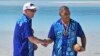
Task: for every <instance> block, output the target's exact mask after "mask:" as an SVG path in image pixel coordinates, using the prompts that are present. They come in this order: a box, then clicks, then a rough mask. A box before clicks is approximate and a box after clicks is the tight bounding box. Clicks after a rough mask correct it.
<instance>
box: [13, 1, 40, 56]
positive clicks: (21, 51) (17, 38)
mask: <svg viewBox="0 0 100 56" xmlns="http://www.w3.org/2000/svg"><path fill="white" fill-rule="evenodd" d="M35 12H36V6H35V5H34V4H32V3H31V2H28V3H25V4H24V6H23V15H22V16H21V17H20V18H19V19H18V20H17V22H16V26H15V30H14V40H13V45H14V52H13V56H34V48H35V47H37V46H36V45H35V44H39V43H41V42H42V41H41V40H40V39H38V38H36V37H35V36H34V35H33V33H34V31H33V29H32V17H33V16H34V14H35Z"/></svg>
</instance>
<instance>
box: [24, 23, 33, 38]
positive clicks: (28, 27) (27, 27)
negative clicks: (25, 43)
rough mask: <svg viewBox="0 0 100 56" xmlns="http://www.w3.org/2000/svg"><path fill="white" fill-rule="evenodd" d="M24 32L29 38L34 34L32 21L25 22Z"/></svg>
mask: <svg viewBox="0 0 100 56" xmlns="http://www.w3.org/2000/svg"><path fill="white" fill-rule="evenodd" d="M24 33H25V37H26V38H28V37H30V36H33V30H32V28H31V25H30V23H28V22H26V23H25V24H24Z"/></svg>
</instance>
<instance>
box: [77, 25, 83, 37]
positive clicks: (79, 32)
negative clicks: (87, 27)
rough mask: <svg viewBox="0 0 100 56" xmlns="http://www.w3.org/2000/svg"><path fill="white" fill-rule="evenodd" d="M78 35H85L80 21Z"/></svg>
mask: <svg viewBox="0 0 100 56" xmlns="http://www.w3.org/2000/svg"><path fill="white" fill-rule="evenodd" d="M76 35H77V36H78V37H82V36H83V35H84V32H83V30H82V27H81V25H80V24H79V23H78V24H77V32H76Z"/></svg>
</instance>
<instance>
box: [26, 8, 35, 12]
mask: <svg viewBox="0 0 100 56" xmlns="http://www.w3.org/2000/svg"><path fill="white" fill-rule="evenodd" d="M28 10H30V11H31V12H36V9H34V10H32V9H28Z"/></svg>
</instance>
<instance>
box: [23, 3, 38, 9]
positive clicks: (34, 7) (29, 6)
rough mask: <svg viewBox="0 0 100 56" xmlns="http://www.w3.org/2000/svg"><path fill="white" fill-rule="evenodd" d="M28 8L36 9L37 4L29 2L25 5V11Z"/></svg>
mask: <svg viewBox="0 0 100 56" xmlns="http://www.w3.org/2000/svg"><path fill="white" fill-rule="evenodd" d="M26 9H36V6H35V5H34V4H33V3H31V2H27V3H25V4H24V6H23V11H24V10H26Z"/></svg>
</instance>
